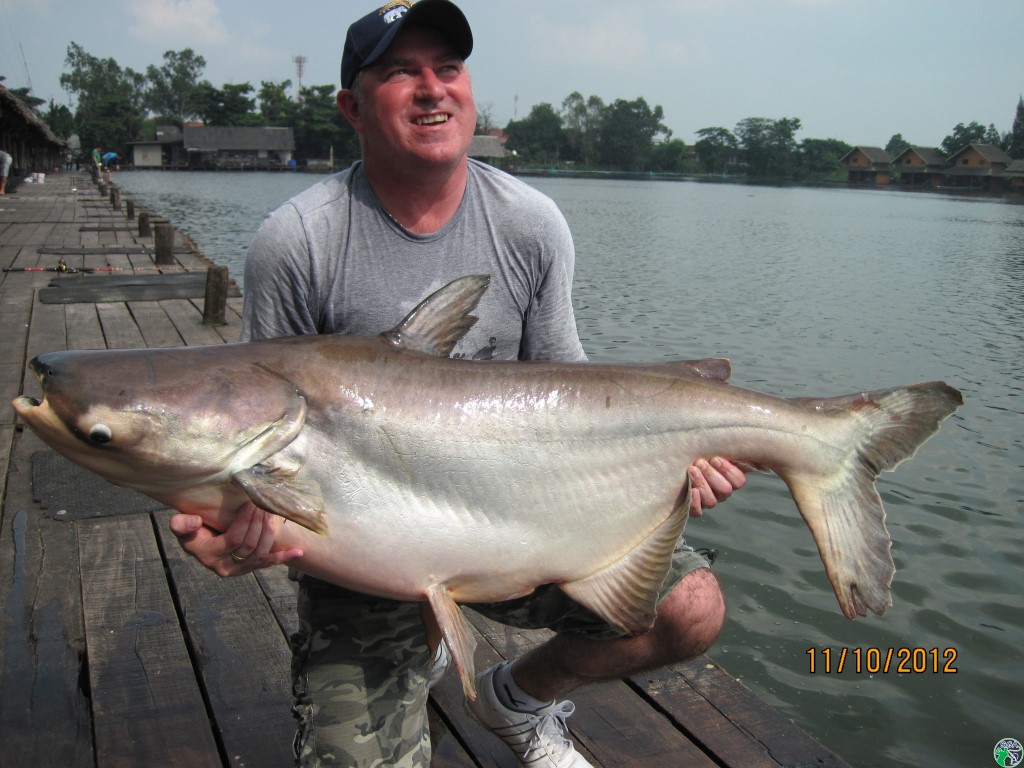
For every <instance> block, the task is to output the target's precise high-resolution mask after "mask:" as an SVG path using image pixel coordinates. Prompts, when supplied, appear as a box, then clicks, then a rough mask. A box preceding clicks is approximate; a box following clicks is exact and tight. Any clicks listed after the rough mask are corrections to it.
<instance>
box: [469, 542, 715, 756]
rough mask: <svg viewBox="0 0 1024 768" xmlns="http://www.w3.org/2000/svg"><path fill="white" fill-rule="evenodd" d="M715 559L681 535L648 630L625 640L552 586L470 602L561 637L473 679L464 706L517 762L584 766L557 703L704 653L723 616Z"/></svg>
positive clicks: (563, 706) (568, 707)
mask: <svg viewBox="0 0 1024 768" xmlns="http://www.w3.org/2000/svg"><path fill="white" fill-rule="evenodd" d="M713 559H714V558H713V555H708V556H705V555H702V554H701V553H698V552H695V551H694V550H693V549H692V548H691V547H689V546H687V545H686V543H685V542H684V541H682V540H680V542H679V544H678V545H677V547H676V551H675V554H674V556H673V561H672V567H671V569H670V570H669V573H668V575H667V576H666V577H665V582H664V584H663V585H662V588H661V595H662V598H661V600H660V602H659V604H658V610H657V615H656V619H655V622H654V626H653V627H652V628H651V630H650V632H648V633H646V634H644V635H640V636H638V637H623V636H622V633H621V632H619V631H617V630H615V629H614V628H612V627H610V626H609V625H608V624H607V623H605V622H604V621H603V620H601V619H600V618H599V617H597V616H595V615H594V614H593V613H591V612H590V611H588V610H587V609H586V608H584V607H582V606H581V605H579V604H577V603H575V602H574V601H572V600H571V599H570V598H569V597H567V596H566V595H565V593H563V592H562V591H561V590H559V589H558V588H557V587H555V586H553V585H551V586H546V587H541V588H540V589H539V590H537V591H536V592H534V593H533V594H531V595H528V596H527V597H524V598H519V599H517V600H513V601H508V602H505V603H492V604H487V605H476V606H472V607H474V608H475V609H476V610H478V611H479V612H480V613H483V614H484V615H485V616H488V617H490V618H492V619H495V620H497V621H501V622H503V623H505V624H510V625H512V626H516V627H522V628H524V629H539V628H542V627H547V628H550V629H553V630H555V631H556V632H557V633H558V634H557V635H556V636H555V637H554V638H552V639H551V640H549V641H548V642H547V643H545V644H544V645H541V646H539V647H538V648H536V649H534V650H533V651H531V652H530V653H528V654H526V655H525V656H524V657H522V658H521V659H519V660H517V661H514V662H512V663H510V664H504V665H501V664H500V665H498V666H496V667H492V668H491V669H489V670H487V671H486V672H484V673H482V674H481V675H479V676H478V677H477V691H478V698H477V700H476V701H475V702H469V703H467V706H468V707H469V709H470V710H471V711H472V712H473V714H474V715H475V716H476V717H477V719H479V720H480V721H481V722H483V723H484V724H485V725H487V727H488V728H490V729H491V730H492V731H493V732H494V733H496V734H497V735H499V736H501V738H502V739H504V741H505V743H506V744H508V745H509V747H510V748H511V749H512V750H513V751H514V752H515V753H516V755H517V756H518V757H519V762H520V764H521V765H523V766H531V768H588V767H589V766H590V763H588V762H587V761H586V760H584V759H583V757H582V755H580V754H579V753H578V752H576V750H575V748H574V747H573V744H572V742H571V741H570V740H569V738H568V737H567V734H566V730H565V719H566V718H567V717H569V716H570V715H572V713H573V712H574V711H575V707H574V706H573V704H572V702H571V701H558V699H560V698H561V697H562V696H565V695H566V694H567V693H569V692H570V691H571V690H573V689H575V688H577V687H579V686H580V685H584V684H585V683H589V682H596V681H599V680H609V679H616V678H620V677H625V676H627V675H630V674H635V673H637V672H640V671H644V670H647V669H653V668H655V667H660V666H664V665H666V664H671V663H674V662H677V661H683V660H685V659H689V658H692V657H694V656H696V655H697V654H699V653H702V652H703V651H705V650H706V649H707V648H708V647H709V646H710V645H711V643H712V642H714V640H715V638H716V637H717V636H718V633H719V632H720V631H721V628H722V624H723V621H724V617H725V603H724V600H723V599H722V593H721V590H720V589H719V586H718V581H717V579H716V578H715V577H714V576H713V575H712V573H711V571H710V570H709V568H708V566H709V564H710V561H713Z"/></svg>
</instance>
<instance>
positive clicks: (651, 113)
mask: <svg viewBox="0 0 1024 768" xmlns="http://www.w3.org/2000/svg"><path fill="white" fill-rule="evenodd" d="M664 117H665V113H664V111H663V110H662V108H661V106H660V105H659V106H656V107H655V108H654V109H651V107H650V106H649V105H648V104H647V102H646V101H645V100H644V99H643V98H642V97H641V98H638V99H634V100H633V101H625V100H623V99H617V100H616V101H614V102H612V104H611V105H609V106H608V108H607V109H605V112H604V116H603V118H602V120H601V131H600V135H599V138H598V142H597V157H598V162H600V163H601V165H602V166H604V167H605V168H610V169H613V170H624V171H644V170H648V164H649V162H650V157H651V152H652V150H653V148H654V139H655V137H657V136H659V135H664V136H665V138H666V139H668V138H671V136H672V131H670V130H669V129H668V128H666V127H665V125H664V124H663V123H662V119H663V118H664Z"/></svg>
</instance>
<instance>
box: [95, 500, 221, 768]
mask: <svg viewBox="0 0 1024 768" xmlns="http://www.w3.org/2000/svg"><path fill="white" fill-rule="evenodd" d="M79 551H80V556H81V564H82V565H81V568H82V609H83V612H84V615H85V628H86V640H87V644H88V654H89V690H90V692H91V694H92V708H93V730H94V732H95V738H96V762H97V764H98V765H100V766H103V768H114V767H115V766H124V767H125V768H134V766H138V765H163V766H181V768H196V767H199V766H209V768H215V767H216V768H219V767H220V766H222V765H223V762H222V760H221V756H220V753H219V751H218V748H217V743H216V741H215V739H214V737H213V734H212V733H211V732H210V729H209V725H208V721H207V716H206V708H205V706H204V703H203V697H202V693H201V692H200V690H199V686H198V684H197V681H196V678H195V673H194V671H193V669H192V665H191V662H190V659H189V654H188V649H187V647H186V645H185V640H184V638H183V637H182V633H181V628H180V626H179V624H178V617H177V613H176V611H175V608H174V602H173V600H172V599H171V594H170V592H169V590H168V587H167V582H166V580H165V578H164V568H163V561H162V560H161V557H160V551H159V549H158V547H157V544H156V540H155V537H154V535H153V526H152V521H151V520H150V519H149V518H148V517H146V516H142V515H139V516H129V517H117V518H105V519H101V520H90V521H88V522H83V523H82V524H81V525H80V530H79Z"/></svg>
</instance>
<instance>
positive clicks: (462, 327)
mask: <svg viewBox="0 0 1024 768" xmlns="http://www.w3.org/2000/svg"><path fill="white" fill-rule="evenodd" d="M490 283H491V277H490V275H467V276H466V277H460V278H459V279H458V280H453V281H452V282H450V283H448V285H446V286H444V287H443V288H441V289H440V290H438V291H435V292H434V293H432V294H430V295H429V296H428V297H427V298H425V299H424V300H423V301H421V302H420V303H419V304H418V305H417V306H416V308H415V309H413V311H412V312H410V313H409V314H408V315H406V316H405V319H404V320H402V322H400V323H399V324H398V325H396V326H395V327H394V328H392V329H391V330H390V331H386V332H385V333H382V334H381V336H382V338H384V340H385V341H387V342H389V343H391V344H394V345H395V346H396V347H401V348H402V349H408V350H412V351H415V352H423V353H424V354H428V355H435V356H437V357H448V356H449V355H451V353H452V350H453V349H455V345H456V344H457V343H458V342H459V339H461V338H462V337H463V336H465V335H466V333H467V332H468V331H469V329H470V328H472V327H473V326H474V325H475V324H476V321H477V317H476V316H474V315H473V314H471V313H472V311H473V310H474V309H476V305H477V304H479V303H480V299H481V298H482V297H483V295H484V293H485V292H486V291H487V286H488V285H490Z"/></svg>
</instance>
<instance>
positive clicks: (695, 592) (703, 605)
mask: <svg viewBox="0 0 1024 768" xmlns="http://www.w3.org/2000/svg"><path fill="white" fill-rule="evenodd" d="M724 621H725V601H724V599H723V598H722V592H721V589H720V588H719V586H718V579H717V578H716V577H715V575H714V574H713V573H711V570H710V569H709V568H699V569H697V570H695V571H692V572H690V573H689V574H687V575H686V576H685V577H684V578H683V580H682V581H680V582H679V583H678V584H677V585H676V586H675V588H674V589H672V591H671V592H669V594H668V596H666V597H665V599H664V600H663V601H662V602H661V604H660V605H659V606H658V614H657V618H656V619H655V622H654V627H653V628H652V629H651V631H650V632H647V633H646V634H643V635H639V636H637V637H618V638H612V639H593V638H590V637H587V636H585V635H580V634H573V633H563V634H559V635H555V637H553V638H552V639H551V640H549V641H548V642H546V643H544V644H543V645H541V646H538V647H537V648H535V649H534V650H532V651H531V652H529V653H527V654H526V655H525V656H523V657H522V658H520V659H517V660H516V661H515V662H513V664H512V669H511V673H512V677H513V679H514V680H515V681H516V683H517V684H518V685H519V686H520V688H522V689H523V690H524V691H525V692H527V693H529V694H530V695H531V696H533V697H534V698H536V699H540V700H541V701H551V700H553V699H559V698H562V697H564V696H566V695H567V694H568V693H570V692H571V691H573V690H575V689H576V688H578V687H580V686H581V685H586V684H587V683H592V682H598V681H601V680H616V679H619V678H622V677H627V676H629V675H633V674H637V673H639V672H646V671H647V670H651V669H657V668H658V667H664V666H666V665H668V664H674V663H676V662H679V661H686V660H687V659H692V658H693V657H695V656H698V655H700V654H701V653H704V651H706V650H707V649H708V648H710V647H711V644H712V643H713V642H714V641H715V639H716V638H717V637H718V634H719V633H720V632H721V631H722V625H723V623H724Z"/></svg>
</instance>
